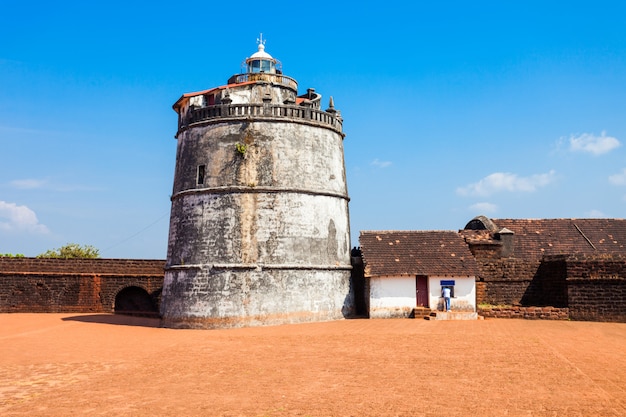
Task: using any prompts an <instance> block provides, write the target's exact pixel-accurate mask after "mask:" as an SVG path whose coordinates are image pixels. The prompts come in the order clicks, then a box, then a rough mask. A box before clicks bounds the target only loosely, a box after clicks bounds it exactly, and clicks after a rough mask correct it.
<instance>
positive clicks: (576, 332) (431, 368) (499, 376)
mask: <svg viewBox="0 0 626 417" xmlns="http://www.w3.org/2000/svg"><path fill="white" fill-rule="evenodd" d="M157 326H158V321H157V320H154V319H142V318H130V317H124V316H113V315H68V314H65V315H64V314H0V415H2V416H72V415H80V416H83V415H84V416H87V415H89V416H105V415H106V416H429V417H430V416H432V417H444V416H445V417H451V416H625V415H626V323H589V322H568V321H523V320H504V319H500V320H497V319H493V320H484V321H456V322H455V321H424V320H410V319H404V320H343V321H336V322H328V323H313V324H298V325H285V326H277V327H264V328H247V329H229V330H172V329H161V328H158V327H157Z"/></svg>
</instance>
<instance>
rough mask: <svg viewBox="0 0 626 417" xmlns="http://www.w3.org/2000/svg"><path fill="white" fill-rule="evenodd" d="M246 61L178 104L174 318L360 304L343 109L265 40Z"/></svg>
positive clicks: (171, 253) (296, 316) (279, 318)
mask: <svg viewBox="0 0 626 417" xmlns="http://www.w3.org/2000/svg"><path fill="white" fill-rule="evenodd" d="M245 62H246V72H245V73H242V74H236V75H233V76H232V77H230V78H229V80H228V84H227V85H223V86H220V87H215V88H210V89H208V90H203V91H199V92H196V93H188V94H183V96H181V98H180V99H179V100H178V101H177V102H176V103H175V104H174V106H173V107H174V110H175V111H176V113H177V114H178V132H177V134H176V139H177V151H176V168H175V173H174V185H173V192H172V197H171V201H172V208H171V214H170V229H169V240H168V250H167V262H166V267H165V279H164V283H163V293H162V297H161V316H162V324H163V325H164V326H166V327H190V328H219V327H239V326H254V325H265V324H281V323H294V322H302V321H323V320H332V319H337V318H341V317H344V316H346V315H351V314H352V312H353V310H354V301H353V300H354V297H353V295H352V293H351V290H350V288H351V287H350V285H349V281H350V270H351V265H350V248H351V246H350V230H349V219H348V201H349V198H348V192H347V185H346V174H345V166H344V155H343V138H344V134H343V131H342V124H343V123H342V122H343V121H342V119H341V116H340V113H339V112H338V111H337V110H336V109H335V108H334V103H332V101H331V105H330V106H329V109H328V110H326V111H324V110H322V109H321V108H320V102H321V95H320V94H318V93H316V92H315V90H314V89H312V88H310V89H307V91H306V93H304V94H302V95H298V91H297V89H298V84H297V82H296V81H295V80H294V79H292V78H290V77H287V76H285V75H282V74H281V73H280V72H279V71H278V70H277V68H276V67H277V63H278V61H277V60H275V59H274V58H273V57H272V56H271V55H269V54H268V53H267V52H265V46H264V41H263V40H262V39H261V40H260V41H259V48H258V51H257V52H256V53H255V54H253V55H252V56H251V57H250V58H247V59H246V61H245ZM264 68H265V69H264ZM257 69H258V71H257V72H255V70H257ZM266 69H267V71H266Z"/></svg>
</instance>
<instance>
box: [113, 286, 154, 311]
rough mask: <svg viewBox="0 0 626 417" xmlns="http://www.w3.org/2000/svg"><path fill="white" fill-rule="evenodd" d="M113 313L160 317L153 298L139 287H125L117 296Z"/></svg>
mask: <svg viewBox="0 0 626 417" xmlns="http://www.w3.org/2000/svg"><path fill="white" fill-rule="evenodd" d="M113 312H114V313H115V314H128V315H136V316H158V314H159V311H158V308H157V305H156V303H155V301H154V299H153V297H152V296H151V295H150V293H148V291H146V290H145V289H144V288H142V287H140V286H138V285H129V286H126V287H123V288H121V289H120V290H119V291H118V292H117V294H115V301H114V304H113Z"/></svg>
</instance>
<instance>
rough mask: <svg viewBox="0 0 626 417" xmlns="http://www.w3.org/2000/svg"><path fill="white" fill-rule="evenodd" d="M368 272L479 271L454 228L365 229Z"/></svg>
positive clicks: (363, 246)
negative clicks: (436, 229) (445, 229)
mask: <svg viewBox="0 0 626 417" xmlns="http://www.w3.org/2000/svg"><path fill="white" fill-rule="evenodd" d="M359 242H360V244H361V251H362V253H363V261H364V263H365V276H368V277H371V276H406V275H428V276H441V277H453V276H456V277H468V276H477V275H478V266H477V264H476V260H475V259H474V257H473V256H472V253H471V252H470V251H469V248H468V246H467V244H466V243H465V241H464V240H463V238H462V237H461V236H460V235H459V234H458V233H456V232H452V231H378V232H376V231H362V232H361V235H360V237H359Z"/></svg>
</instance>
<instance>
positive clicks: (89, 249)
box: [37, 243, 100, 259]
mask: <svg viewBox="0 0 626 417" xmlns="http://www.w3.org/2000/svg"><path fill="white" fill-rule="evenodd" d="M37 257H38V258H62V259H72V258H91V259H93V258H99V257H100V251H99V250H98V249H96V248H95V247H93V246H91V245H83V246H81V245H79V244H78V243H68V244H67V245H65V246H61V247H60V248H59V249H51V250H48V251H46V252H44V253H42V254H39V255H37Z"/></svg>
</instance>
